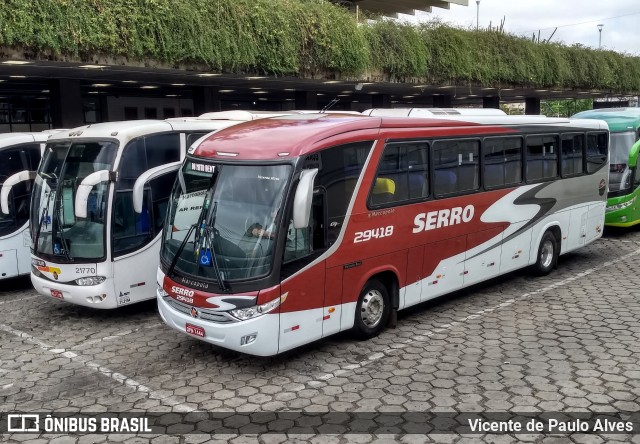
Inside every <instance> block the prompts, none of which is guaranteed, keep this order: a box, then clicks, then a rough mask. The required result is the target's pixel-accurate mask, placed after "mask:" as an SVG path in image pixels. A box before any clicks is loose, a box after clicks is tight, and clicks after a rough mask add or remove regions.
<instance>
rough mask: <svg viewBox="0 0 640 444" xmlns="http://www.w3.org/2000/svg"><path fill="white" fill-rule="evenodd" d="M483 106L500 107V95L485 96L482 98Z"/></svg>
mask: <svg viewBox="0 0 640 444" xmlns="http://www.w3.org/2000/svg"><path fill="white" fill-rule="evenodd" d="M482 107H483V108H494V109H500V97H498V96H485V97H483V98H482Z"/></svg>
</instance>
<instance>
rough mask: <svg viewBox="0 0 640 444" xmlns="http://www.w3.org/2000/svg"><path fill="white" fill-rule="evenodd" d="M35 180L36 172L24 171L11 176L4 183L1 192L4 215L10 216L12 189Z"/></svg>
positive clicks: (0, 199)
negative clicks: (26, 181)
mask: <svg viewBox="0 0 640 444" xmlns="http://www.w3.org/2000/svg"><path fill="white" fill-rule="evenodd" d="M35 178H36V172H35V171H28V170H24V171H20V172H19V173H16V174H14V175H13V176H9V177H8V178H7V180H5V181H4V183H3V184H2V190H1V191H0V206H1V207H2V212H3V213H4V214H9V194H10V193H11V188H13V186H14V185H16V184H18V183H20V182H24V181H25V180H34V179H35Z"/></svg>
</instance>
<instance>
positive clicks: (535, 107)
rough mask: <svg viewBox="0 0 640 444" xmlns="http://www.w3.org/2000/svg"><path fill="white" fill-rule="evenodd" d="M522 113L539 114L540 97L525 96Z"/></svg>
mask: <svg viewBox="0 0 640 444" xmlns="http://www.w3.org/2000/svg"><path fill="white" fill-rule="evenodd" d="M524 113H525V114H527V115H539V114H540V99H538V98H537V97H527V98H525V99H524Z"/></svg>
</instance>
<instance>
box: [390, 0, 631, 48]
mask: <svg viewBox="0 0 640 444" xmlns="http://www.w3.org/2000/svg"><path fill="white" fill-rule="evenodd" d="M479 10H480V14H479V25H480V27H484V28H486V27H488V26H489V24H490V23H491V24H492V25H493V26H494V27H495V26H496V25H499V24H500V22H501V21H502V19H503V18H505V26H504V27H505V31H507V32H509V33H511V34H517V35H525V36H529V37H530V36H532V34H533V33H535V34H536V36H537V35H538V31H540V39H541V40H545V39H548V38H549V37H551V35H552V33H553V31H554V29H555V28H556V27H558V30H557V31H556V33H555V34H554V35H553V37H552V41H553V42H563V43H565V44H568V45H572V44H574V43H579V44H582V45H584V46H589V47H592V48H597V47H598V34H599V32H598V26H597V25H598V24H603V25H604V26H603V28H602V48H603V49H610V50H613V51H617V52H622V53H627V54H630V55H637V56H640V0H604V1H601V0H480V8H479ZM476 11H477V6H476V1H475V0H469V6H459V5H455V4H452V5H451V9H449V10H446V9H441V8H433V12H432V13H431V14H427V13H418V14H417V15H416V16H415V17H412V16H406V15H402V16H401V18H402V19H406V20H408V21H416V20H417V21H423V20H429V18H433V17H438V18H440V19H441V20H443V21H444V22H447V23H450V24H453V25H456V26H460V27H463V28H468V27H473V28H475V26H476Z"/></svg>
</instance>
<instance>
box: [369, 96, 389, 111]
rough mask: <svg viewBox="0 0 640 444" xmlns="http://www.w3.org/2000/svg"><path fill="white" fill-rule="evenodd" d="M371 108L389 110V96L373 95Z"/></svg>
mask: <svg viewBox="0 0 640 444" xmlns="http://www.w3.org/2000/svg"><path fill="white" fill-rule="evenodd" d="M371 106H372V108H391V96H390V95H389V94H373V95H372V96H371Z"/></svg>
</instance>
